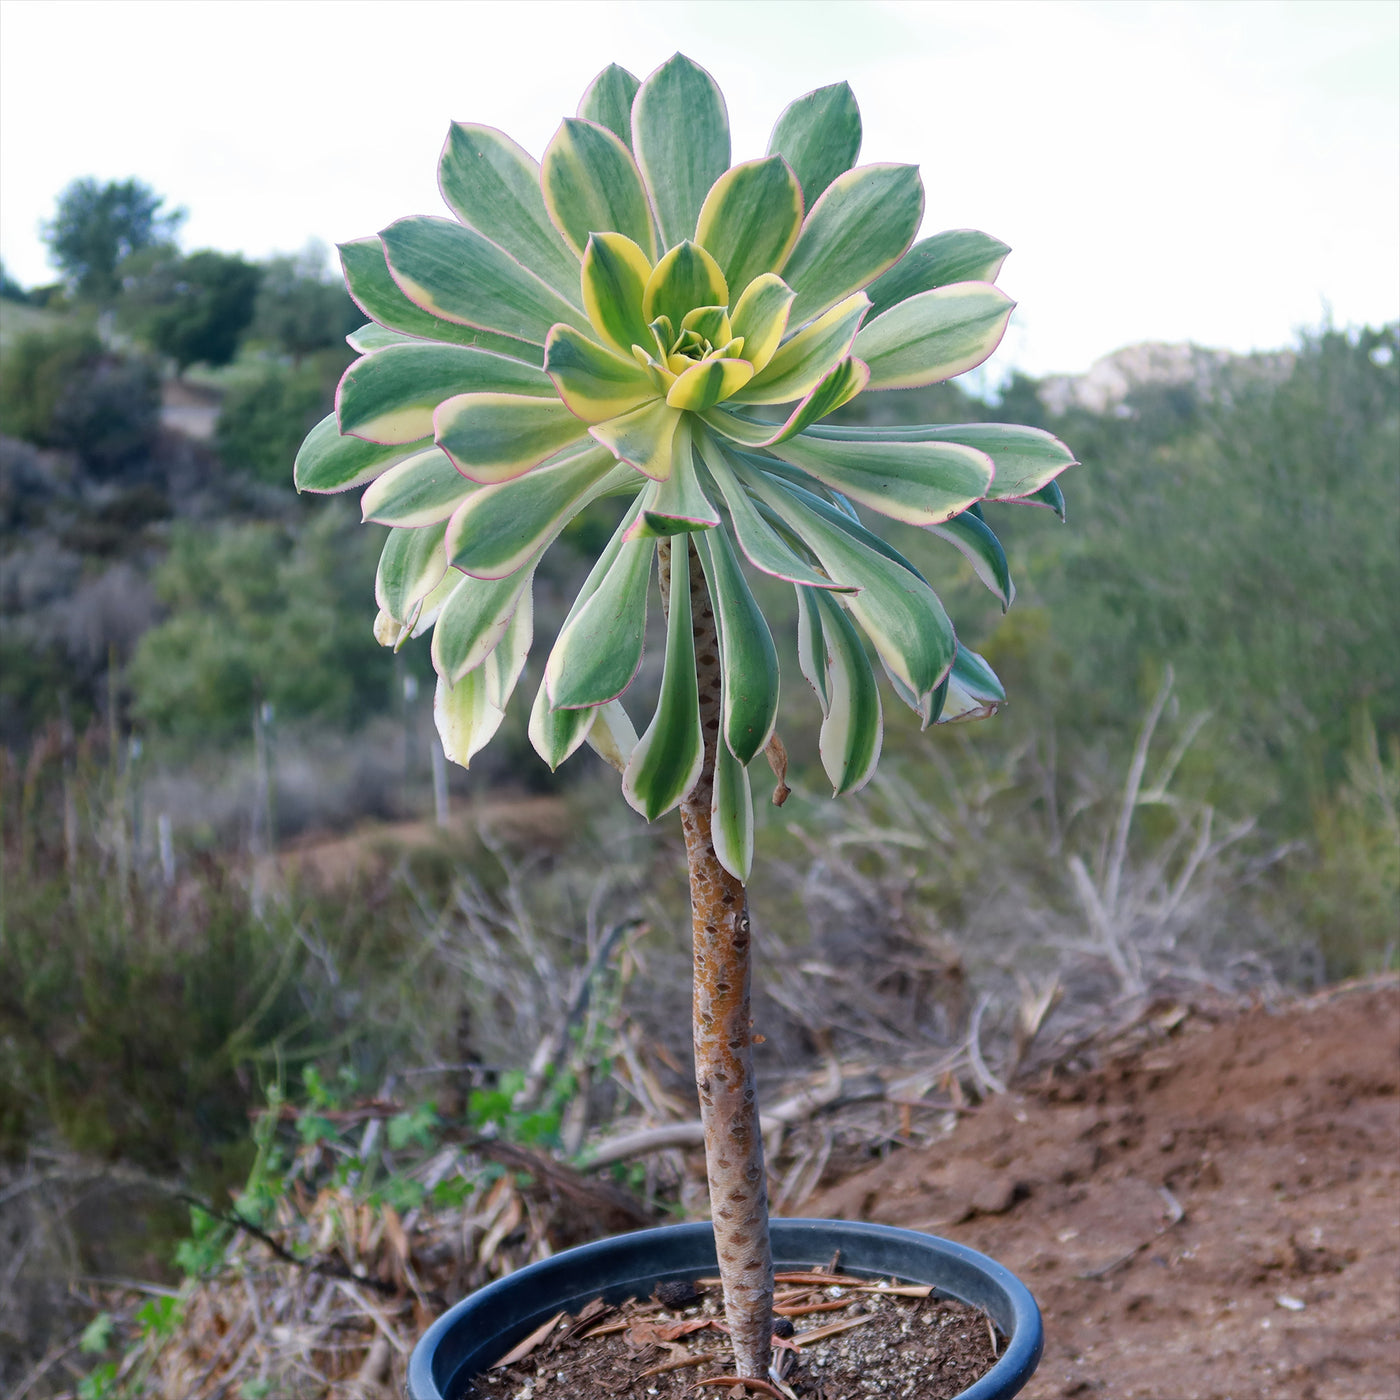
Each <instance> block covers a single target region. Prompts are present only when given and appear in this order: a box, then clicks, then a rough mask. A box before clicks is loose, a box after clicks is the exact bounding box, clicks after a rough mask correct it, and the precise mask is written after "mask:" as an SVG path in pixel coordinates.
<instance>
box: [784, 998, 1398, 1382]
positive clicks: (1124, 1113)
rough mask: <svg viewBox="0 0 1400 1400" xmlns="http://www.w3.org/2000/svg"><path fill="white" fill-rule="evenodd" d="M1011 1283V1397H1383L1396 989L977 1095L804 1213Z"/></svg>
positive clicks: (1394, 1266)
mask: <svg viewBox="0 0 1400 1400" xmlns="http://www.w3.org/2000/svg"><path fill="white" fill-rule="evenodd" d="M803 1214H810V1215H823V1216H838V1217H846V1218H848V1219H864V1220H878V1221H885V1222H888V1223H891V1224H897V1225H907V1226H911V1227H913V1228H917V1229H922V1230H930V1231H933V1232H935V1233H937V1234H942V1235H945V1236H949V1237H951V1238H953V1239H956V1240H960V1241H962V1242H964V1243H966V1244H969V1245H972V1246H973V1247H974V1248H976V1249H981V1250H985V1251H986V1252H987V1253H989V1254H991V1255H993V1256H994V1257H995V1258H997V1259H1000V1260H1001V1261H1002V1262H1004V1263H1005V1264H1007V1265H1008V1266H1009V1267H1010V1268H1012V1269H1013V1270H1015V1271H1016V1272H1017V1273H1018V1274H1019V1275H1020V1276H1021V1277H1022V1278H1023V1279H1025V1281H1026V1282H1027V1283H1028V1284H1029V1285H1030V1286H1031V1288H1032V1289H1033V1291H1034V1292H1035V1294H1036V1296H1037V1298H1038V1300H1039V1302H1040V1305H1041V1307H1042V1309H1043V1310H1044V1313H1045V1324H1046V1335H1047V1340H1046V1352H1045V1360H1044V1361H1043V1362H1042V1363H1041V1369H1040V1372H1039V1374H1038V1376H1037V1378H1036V1380H1035V1381H1034V1382H1033V1384H1032V1385H1031V1386H1030V1388H1029V1389H1028V1390H1027V1391H1026V1392H1025V1395H1026V1397H1027V1400H1050V1398H1051V1397H1056V1400H1058V1397H1071V1396H1083V1397H1093V1396H1101V1397H1105V1400H1227V1397H1228V1398H1229V1400H1393V1397H1395V1396H1397V1395H1400V987H1397V986H1396V985H1395V984H1393V983H1391V984H1389V985H1385V986H1377V985H1375V984H1371V985H1370V986H1363V987H1357V988H1351V989H1348V988H1339V989H1334V990H1333V991H1332V992H1330V993H1328V994H1324V995H1323V996H1320V997H1317V998H1314V999H1312V1000H1310V1001H1306V1002H1301V1003H1295V1004H1293V1005H1290V1006H1289V1007H1287V1008H1285V1009H1283V1010H1281V1011H1278V1012H1273V1011H1270V1010H1267V1009H1264V1008H1259V1009H1256V1010H1253V1011H1251V1012H1248V1013H1245V1014H1243V1015H1240V1016H1232V1017H1230V1018H1229V1019H1227V1020H1223V1021H1221V1022H1220V1023H1218V1024H1215V1025H1206V1024H1203V1023H1202V1022H1201V1018H1199V1017H1193V1018H1191V1020H1189V1021H1187V1022H1186V1023H1185V1024H1184V1025H1183V1026H1182V1027H1181V1029H1180V1031H1179V1032H1178V1033H1177V1034H1176V1035H1174V1036H1172V1037H1170V1038H1165V1039H1163V1040H1162V1041H1161V1043H1159V1044H1157V1045H1154V1046H1150V1047H1148V1048H1141V1047H1139V1048H1135V1049H1133V1050H1132V1051H1131V1052H1128V1053H1125V1054H1124V1055H1122V1056H1121V1057H1119V1058H1116V1059H1113V1060H1111V1061H1109V1062H1108V1063H1106V1064H1105V1065H1104V1066H1103V1067H1102V1068H1101V1069H1099V1070H1097V1071H1095V1072H1093V1073H1090V1074H1084V1075H1079V1076H1076V1077H1073V1078H1069V1079H1063V1080H1061V1079H1057V1078H1055V1077H1053V1076H1051V1077H1049V1078H1048V1079H1047V1080H1045V1081H1043V1082H1041V1083H1040V1084H1039V1085H1037V1086H1035V1087H1033V1088H1023V1089H1022V1091H1021V1092H1019V1093H1016V1094H1012V1095H1008V1096H1006V1097H1005V1098H1000V1099H995V1100H993V1101H991V1102H990V1103H988V1104H987V1105H986V1106H985V1107H984V1108H983V1109H982V1110H981V1111H980V1112H978V1113H976V1114H975V1115H972V1116H971V1117H970V1119H969V1121H967V1122H965V1123H964V1124H962V1125H961V1126H960V1127H959V1128H958V1130H957V1132H956V1133H954V1134H953V1135H952V1136H951V1137H950V1138H949V1139H947V1140H946V1141H945V1142H943V1143H941V1144H940V1145H939V1146H938V1147H936V1148H933V1149H927V1150H909V1151H905V1152H899V1153H896V1154H895V1155H893V1156H891V1157H890V1158H888V1159H887V1160H885V1161H884V1162H882V1163H880V1164H879V1165H878V1166H875V1167H872V1168H870V1169H868V1170H866V1171H863V1172H861V1173H859V1174H858V1175H856V1176H854V1177H851V1178H848V1179H847V1180H845V1181H843V1182H842V1183H841V1184H840V1185H838V1186H834V1187H832V1188H830V1189H828V1190H826V1191H824V1192H822V1193H821V1194H820V1195H819V1196H817V1197H815V1198H814V1199H812V1200H810V1201H808V1202H807V1203H805V1204H804V1207H803Z"/></svg>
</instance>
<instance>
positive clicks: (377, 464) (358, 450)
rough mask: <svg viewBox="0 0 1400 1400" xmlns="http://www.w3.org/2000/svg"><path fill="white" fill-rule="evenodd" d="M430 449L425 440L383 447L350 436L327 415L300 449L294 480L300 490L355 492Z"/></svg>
mask: <svg viewBox="0 0 1400 1400" xmlns="http://www.w3.org/2000/svg"><path fill="white" fill-rule="evenodd" d="M429 446H431V444H430V443H429V442H428V441H427V440H426V438H425V439H424V440H423V441H420V442H410V443H390V444H384V443H377V442H365V441H364V440H363V439H362V438H357V437H348V436H346V435H344V434H342V433H341V431H340V425H339V424H338V423H337V422H336V417H335V414H334V413H328V414H327V415H326V416H325V417H324V418H323V419H321V421H320V422H319V423H317V424H316V426H315V427H314V428H312V430H311V431H310V432H309V433H308V434H307V435H306V441H305V442H303V443H302V445H301V446H300V447H299V448H298V449H297V456H296V462H295V463H294V464H293V467H292V479H293V480H294V481H295V482H296V488H297V490H298V491H314V492H317V493H324V494H329V493H331V492H335V491H352V490H354V488H355V487H357V486H363V485H365V483H366V482H370V481H373V480H374V479H375V478H376V477H378V476H379V475H380V474H381V473H383V472H386V471H388V470H389V468H390V467H392V466H394V465H395V464H396V463H398V462H402V461H403V460H404V459H405V458H406V457H411V456H413V455H415V454H416V453H419V452H422V451H423V450H424V449H425V448H427V447H429Z"/></svg>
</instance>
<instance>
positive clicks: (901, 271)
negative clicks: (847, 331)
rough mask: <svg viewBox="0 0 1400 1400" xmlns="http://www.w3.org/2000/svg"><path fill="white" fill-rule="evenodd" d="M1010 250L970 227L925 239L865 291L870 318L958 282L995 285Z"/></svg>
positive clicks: (997, 240) (994, 239) (1003, 244)
mask: <svg viewBox="0 0 1400 1400" xmlns="http://www.w3.org/2000/svg"><path fill="white" fill-rule="evenodd" d="M1010 251H1011V249H1010V248H1008V247H1007V245H1006V244H1005V243H1003V242H1002V241H1001V240H1000V239H999V238H991V237H989V236H988V235H987V234H985V233H978V232H977V231H976V230H975V229H970V228H958V229H950V230H948V232H946V233H936V234H934V235H933V237H932V238H922V239H920V240H919V241H918V242H917V243H916V244H915V245H914V246H913V247H912V248H911V249H910V250H909V251H908V252H907V253H906V254H905V255H904V256H903V257H902V258H900V260H899V261H898V262H897V263H896V264H895V265H894V266H893V267H892V268H890V270H889V271H888V272H887V273H885V275H884V276H883V277H880V278H877V279H876V280H875V281H874V282H873V283H871V285H870V286H869V287H867V288H866V291H867V292H868V293H869V295H870V306H871V312H870V314H871V318H872V319H873V318H874V317H876V316H880V315H882V314H883V313H884V312H886V311H888V310H889V309H890V307H892V306H894V305H895V304H896V303H897V302H901V301H904V300H906V299H907V298H908V297H912V296H917V295H918V294H919V293H920V292H928V291H932V290H933V289H934V288H935V287H948V286H951V285H952V284H953V283H955V282H995V281H996V280H997V273H999V272H1000V271H1001V265H1002V263H1003V262H1005V261H1006V255H1007V254H1008V253H1009V252H1010Z"/></svg>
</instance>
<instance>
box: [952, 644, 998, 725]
mask: <svg viewBox="0 0 1400 1400" xmlns="http://www.w3.org/2000/svg"><path fill="white" fill-rule="evenodd" d="M1005 699H1006V691H1005V690H1004V689H1003V688H1002V684H1001V681H1000V680H998V679H997V675H996V672H995V671H993V670H992V668H991V667H990V666H988V665H987V663H986V662H985V661H984V660H983V659H982V658H981V657H980V656H978V654H977V653H976V652H975V651H969V650H968V649H967V648H966V647H964V646H959V647H958V657H957V660H956V661H955V662H954V663H953V669H952V670H951V671H950V672H949V674H948V689H947V694H946V696H945V698H944V701H943V707H942V712H941V713H940V714H939V716H938V723H939V724H953V723H956V722H958V721H960V720H974V719H988V718H990V717H991V716H992V715H994V714H996V712H997V706H998V705H999V704H1001V703H1002V702H1004V701H1005Z"/></svg>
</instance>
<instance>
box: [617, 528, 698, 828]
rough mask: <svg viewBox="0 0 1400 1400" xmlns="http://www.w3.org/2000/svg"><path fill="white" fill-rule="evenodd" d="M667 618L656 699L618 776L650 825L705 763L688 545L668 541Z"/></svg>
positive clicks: (677, 539) (693, 780)
mask: <svg viewBox="0 0 1400 1400" xmlns="http://www.w3.org/2000/svg"><path fill="white" fill-rule="evenodd" d="M671 550H672V555H671V587H670V613H669V616H668V618H667V622H666V662H665V666H664V667H663V669H662V673H661V694H660V696H659V697H658V699H657V702H656V712H655V713H654V714H653V715H652V719H651V723H650V724H649V725H648V726H647V728H646V732H645V733H644V734H643V735H642V737H641V738H640V739H638V740H637V746H636V748H635V749H633V750H632V757H631V758H630V759H629V760H628V763H627V768H626V770H625V771H624V772H623V775H622V795H623V796H624V797H625V798H626V799H627V801H628V803H629V804H630V805H631V806H632V807H633V808H635V810H636V811H638V812H640V813H641V814H642V816H644V817H645V818H646V819H647V820H648V821H649V822H654V821H655V820H656V819H657V817H659V816H660V815H661V814H662V813H663V812H669V811H670V810H671V808H672V807H675V806H676V805H677V804H678V803H679V802H680V800H681V798H683V797H684V796H685V795H686V793H688V792H689V791H690V790H691V788H693V787H694V786H695V784H696V781H697V780H698V779H699V777H700V770H701V767H702V766H703V763H704V758H705V740H704V735H703V734H702V733H701V731H700V692H699V690H698V688H697V685H696V679H695V632H694V629H693V626H692V619H691V611H690V570H689V568H688V567H687V560H688V557H689V546H688V544H687V537H686V536H685V535H677V536H675V538H674V539H672V541H671Z"/></svg>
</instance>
